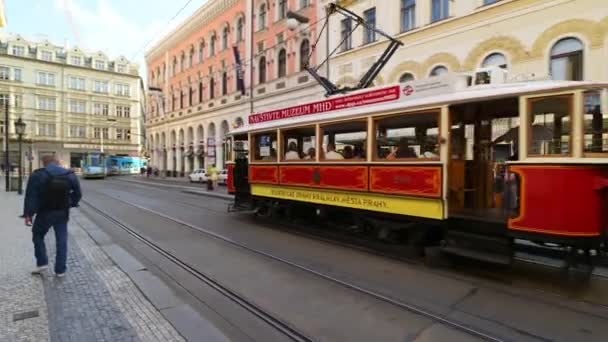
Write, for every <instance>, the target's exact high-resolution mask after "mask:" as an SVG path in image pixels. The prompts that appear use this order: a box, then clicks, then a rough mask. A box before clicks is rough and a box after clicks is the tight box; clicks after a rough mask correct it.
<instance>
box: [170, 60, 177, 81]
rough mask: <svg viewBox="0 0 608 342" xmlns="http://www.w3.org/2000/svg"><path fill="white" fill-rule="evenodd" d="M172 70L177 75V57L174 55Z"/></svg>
mask: <svg viewBox="0 0 608 342" xmlns="http://www.w3.org/2000/svg"><path fill="white" fill-rule="evenodd" d="M171 71H172V73H171V74H172V75H173V76H175V75H177V57H173V68H172V70H171Z"/></svg>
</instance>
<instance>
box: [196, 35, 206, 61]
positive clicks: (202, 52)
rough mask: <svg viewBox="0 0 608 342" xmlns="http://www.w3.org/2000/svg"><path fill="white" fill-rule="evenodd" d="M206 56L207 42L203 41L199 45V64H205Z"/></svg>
mask: <svg viewBox="0 0 608 342" xmlns="http://www.w3.org/2000/svg"><path fill="white" fill-rule="evenodd" d="M204 56H205V41H204V40H203V41H202V42H201V43H200V44H199V45H198V62H199V63H203V58H204Z"/></svg>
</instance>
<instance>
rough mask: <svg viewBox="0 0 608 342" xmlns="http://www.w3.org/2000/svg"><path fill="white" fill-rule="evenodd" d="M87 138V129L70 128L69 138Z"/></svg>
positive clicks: (81, 127) (79, 127) (80, 127)
mask: <svg viewBox="0 0 608 342" xmlns="http://www.w3.org/2000/svg"><path fill="white" fill-rule="evenodd" d="M86 136H87V128H86V127H84V126H70V137H72V138H85V137H86Z"/></svg>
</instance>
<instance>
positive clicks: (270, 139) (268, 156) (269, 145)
mask: <svg viewBox="0 0 608 342" xmlns="http://www.w3.org/2000/svg"><path fill="white" fill-rule="evenodd" d="M253 141H254V144H255V153H254V157H255V158H254V160H255V161H267V162H273V161H277V133H276V132H268V133H259V134H256V135H254V137H253Z"/></svg>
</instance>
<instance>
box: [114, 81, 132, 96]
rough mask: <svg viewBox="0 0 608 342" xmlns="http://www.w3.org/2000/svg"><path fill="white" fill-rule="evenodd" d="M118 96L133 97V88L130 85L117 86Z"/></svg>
mask: <svg viewBox="0 0 608 342" xmlns="http://www.w3.org/2000/svg"><path fill="white" fill-rule="evenodd" d="M116 95H118V96H131V87H130V86H129V85H128V84H120V83H119V84H116Z"/></svg>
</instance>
